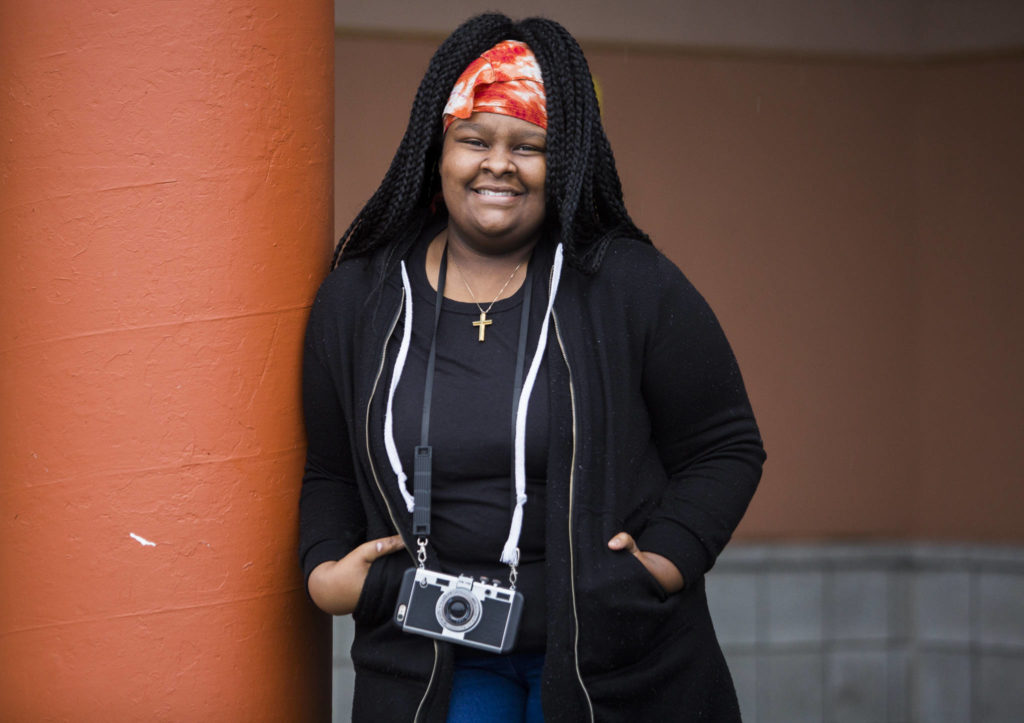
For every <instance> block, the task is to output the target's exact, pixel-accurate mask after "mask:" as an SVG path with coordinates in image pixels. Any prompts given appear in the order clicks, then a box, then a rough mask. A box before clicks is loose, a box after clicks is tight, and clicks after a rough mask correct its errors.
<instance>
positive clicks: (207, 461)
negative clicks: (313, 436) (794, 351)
mask: <svg viewBox="0 0 1024 723" xmlns="http://www.w3.org/2000/svg"><path fill="white" fill-rule="evenodd" d="M330 16H331V6H330V3H328V2H326V1H318V0H307V1H305V2H298V3H293V2H283V1H281V0H257V1H256V2H237V1H234V0H227V1H225V2H218V3H207V2H200V1H198V0H195V1H187V2H175V3H167V2H157V1H149V2H136V1H132V2H127V1H112V2H102V3H60V2H52V1H51V2H45V1H44V2H30V3H14V2H5V3H0V67H2V68H3V73H2V75H0V104H2V106H0V244H2V248H3V256H4V261H3V264H0V308H2V309H3V317H2V321H0V399H2V400H3V403H2V407H0V719H3V720H58V719H59V720H117V721H129V720H147V721H155V720H176V721H185V720H210V721H214V720H284V719H288V718H291V719H302V720H310V719H314V718H317V717H321V718H322V717H324V716H326V715H327V706H328V704H329V700H328V695H329V681H328V677H327V664H326V663H327V652H328V649H327V645H326V640H327V627H326V620H323V619H322V618H317V617H315V616H314V615H313V614H312V611H311V606H310V605H309V603H308V601H307V600H306V597H305V593H304V591H303V589H302V584H301V580H300V576H299V573H298V571H297V565H296V559H295V546H296V508H297V504H296V502H297V480H298V478H299V475H300V474H301V468H302V456H303V438H302V428H301V423H300V418H299V409H298V407H299V404H298V400H299V393H298V367H299V358H300V354H301V337H302V331H303V327H304V320H305V317H306V314H307V310H308V306H309V304H310V301H311V297H312V293H313V291H314V290H315V288H316V285H317V283H318V282H319V280H320V278H322V275H323V273H324V271H325V268H326V260H327V255H328V252H329V248H330V246H331V230H330V227H331V207H330V204H331V192H332V182H331V161H332V136H333V128H332V125H333V124H332V108H331V102H330V99H331V93H332V80H333V68H332V52H333V50H332V31H331V18H330ZM317 637H319V640H321V641H322V642H321V643H316V644H314V646H313V647H310V642H309V641H311V640H315V639H317ZM318 661H319V662H321V663H322V664H321V665H318V664H317V663H318Z"/></svg>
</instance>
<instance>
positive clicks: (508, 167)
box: [480, 145, 516, 176]
mask: <svg viewBox="0 0 1024 723" xmlns="http://www.w3.org/2000/svg"><path fill="white" fill-rule="evenodd" d="M480 168H481V169H482V170H485V171H489V172H490V173H492V174H493V175H495V176H503V175H505V174H506V173H512V172H514V171H515V169H516V165H515V160H514V159H513V158H512V153H511V152H510V151H509V149H507V148H503V147H501V146H499V145H494V146H492V147H491V148H490V152H489V153H487V155H486V156H485V157H484V159H483V161H481V163H480Z"/></svg>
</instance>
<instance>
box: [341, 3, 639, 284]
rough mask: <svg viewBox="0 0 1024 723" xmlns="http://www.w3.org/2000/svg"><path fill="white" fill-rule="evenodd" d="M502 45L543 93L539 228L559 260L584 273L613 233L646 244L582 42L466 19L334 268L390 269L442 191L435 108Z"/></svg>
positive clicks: (562, 34) (530, 21)
mask: <svg viewBox="0 0 1024 723" xmlns="http://www.w3.org/2000/svg"><path fill="white" fill-rule="evenodd" d="M502 40H521V41H522V42H525V43H526V44H527V45H528V46H530V49H531V50H532V51H533V54H534V56H535V57H536V58H537V63H538V65H539V66H540V71H541V76H542V77H543V78H544V92H545V95H546V96H547V113H548V121H547V123H548V127H547V159H546V160H547V177H546V180H545V191H546V198H545V205H546V208H547V214H546V217H545V224H546V227H547V229H548V231H549V233H550V234H551V235H552V236H553V237H554V238H555V239H557V240H558V241H560V242H561V243H562V245H563V247H564V250H565V258H566V261H567V262H568V263H569V264H571V265H572V266H574V267H576V268H578V269H580V270H581V271H583V272H584V273H588V274H589V273H593V272H595V271H596V270H597V269H598V268H599V267H600V265H601V261H602V259H603V258H604V254H605V251H606V250H607V248H608V245H609V244H610V243H611V242H612V240H613V239H615V238H616V237H632V238H636V239H640V240H643V241H646V242H647V243H650V239H649V238H648V237H647V235H646V234H645V233H643V232H642V231H641V230H640V229H639V228H637V226H636V225H635V224H634V223H633V221H632V219H631V218H630V217H629V213H628V212H627V211H626V207H625V204H624V203H623V201H622V185H621V183H620V181H619V174H618V172H617V171H616V169H615V158H614V157H613V156H612V150H611V146H610V145H609V143H608V138H607V137H606V136H605V133H604V128H603V127H602V125H601V116H600V113H599V109H598V105H597V97H596V94H595V93H594V85H593V80H592V79H591V75H590V67H589V66H588V65H587V60H586V58H585V57H584V55H583V51H582V50H581V49H580V46H579V44H578V43H577V42H576V40H575V38H573V37H572V35H570V34H569V32H568V31H567V30H566V29H565V28H563V27H562V26H561V25H559V24H558V23H556V22H554V21H553V20H547V19H545V18H527V19H525V20H522V21H519V22H513V21H512V20H510V19H509V18H508V17H506V16H504V15H500V14H497V13H487V14H484V15H478V16H476V17H474V18H470V19H469V20H467V21H466V22H465V23H463V24H462V25H460V26H459V27H458V28H457V29H456V30H455V32H453V33H452V34H451V35H450V36H449V37H448V39H447V40H445V41H444V42H443V43H442V44H441V46H440V47H439V48H438V49H437V51H436V52H435V53H434V56H433V57H432V58H431V60H430V64H429V66H428V67H427V72H426V74H425V75H424V76H423V80H422V81H421V82H420V86H419V89H418V90H417V91H416V99H415V100H414V101H413V105H412V111H411V113H410V114H409V124H408V126H407V127H406V130H405V135H404V136H403V137H402V141H401V143H399V145H398V150H397V151H396V152H395V156H394V158H393V159H392V161H391V166H390V167H389V168H388V171H387V173H386V174H385V175H384V180H383V181H382V182H381V184H380V187H379V188H378V189H377V190H376V192H375V193H374V194H373V196H372V197H371V198H370V200H369V201H368V202H367V203H366V205H365V206H364V207H363V209H362V210H361V211H360V212H359V213H358V215H357V216H356V217H355V220H353V221H352V223H351V224H350V225H349V227H348V229H346V230H345V233H344V234H343V235H342V237H341V240H340V241H339V243H338V247H337V248H336V249H335V252H334V258H333V259H332V262H331V268H334V267H336V266H337V265H338V263H339V262H340V260H341V259H342V258H349V257H354V256H359V255H362V254H365V253H368V252H370V251H373V250H374V249H377V248H380V247H382V246H384V247H388V248H389V253H390V256H389V259H388V263H387V264H385V266H386V267H387V266H390V265H391V261H392V260H393V259H394V258H399V257H401V255H402V254H404V251H405V250H406V249H407V247H408V245H409V244H411V243H412V242H413V241H414V240H415V237H416V235H417V234H416V231H417V230H418V229H416V228H415V225H416V224H419V225H420V226H422V223H423V222H424V220H425V218H426V216H427V215H428V214H429V212H430V211H429V209H430V207H431V204H432V202H433V199H434V198H435V196H436V195H437V193H438V191H439V189H440V178H439V175H438V170H437V169H438V164H439V159H440V156H441V145H442V142H443V126H442V117H441V114H442V111H443V109H444V106H445V104H446V103H447V101H448V96H449V94H450V92H451V89H452V86H454V85H455V81H456V80H458V78H459V76H460V75H461V74H462V71H463V70H465V68H466V66H468V65H469V64H470V63H471V62H472V61H473V60H475V59H476V58H477V57H478V56H479V55H481V54H482V53H484V52H486V51H487V50H488V49H490V48H491V47H493V46H494V45H496V44H497V43H499V42H501V41H502Z"/></svg>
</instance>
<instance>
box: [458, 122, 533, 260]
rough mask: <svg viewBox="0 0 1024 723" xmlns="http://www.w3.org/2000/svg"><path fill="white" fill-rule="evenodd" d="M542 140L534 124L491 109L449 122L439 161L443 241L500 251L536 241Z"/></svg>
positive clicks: (517, 248)
mask: <svg viewBox="0 0 1024 723" xmlns="http://www.w3.org/2000/svg"><path fill="white" fill-rule="evenodd" d="M546 141H547V134H546V133H545V131H544V129H543V128H541V127H540V126H537V125H534V124H533V123H528V122H527V121H524V120H520V119H518V118H513V117H511V116H506V115H499V114H496V113H474V114H473V115H472V116H471V117H470V118H468V119H466V120H456V121H455V122H454V123H452V125H451V126H450V127H449V128H448V131H447V133H446V134H445V137H444V145H443V146H442V149H441V164H440V172H441V190H442V193H443V194H444V202H445V205H446V206H447V207H448V217H449V218H448V237H449V241H454V242H456V243H462V244H464V245H465V246H466V247H468V248H470V249H473V250H474V251H477V252H479V253H487V254H505V253H510V252H513V251H516V250H519V249H521V248H524V247H525V246H527V245H530V244H532V243H534V242H535V241H536V240H537V237H538V234H539V232H540V227H541V224H542V223H543V221H544V177H545V173H546V172H547V161H546V159H545V150H546Z"/></svg>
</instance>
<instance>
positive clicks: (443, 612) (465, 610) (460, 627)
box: [435, 590, 482, 632]
mask: <svg viewBox="0 0 1024 723" xmlns="http://www.w3.org/2000/svg"><path fill="white" fill-rule="evenodd" d="M435 612H436V613H437V622H439V623H440V624H441V625H442V626H443V627H445V628H447V629H448V630H451V631H452V632H465V631H467V630H472V629H473V628H474V627H476V625H477V623H478V622H480V613H481V612H482V611H481V609H480V601H479V600H477V599H476V598H475V597H474V596H473V595H468V594H466V593H463V592H459V591H456V590H449V591H448V592H446V593H444V594H443V595H442V596H441V598H440V599H439V600H438V601H437V608H436V609H435Z"/></svg>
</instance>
